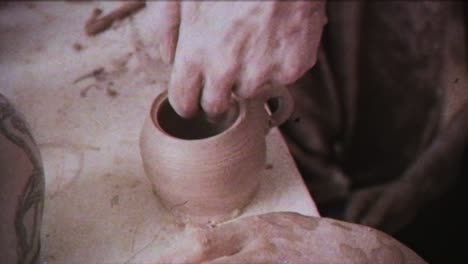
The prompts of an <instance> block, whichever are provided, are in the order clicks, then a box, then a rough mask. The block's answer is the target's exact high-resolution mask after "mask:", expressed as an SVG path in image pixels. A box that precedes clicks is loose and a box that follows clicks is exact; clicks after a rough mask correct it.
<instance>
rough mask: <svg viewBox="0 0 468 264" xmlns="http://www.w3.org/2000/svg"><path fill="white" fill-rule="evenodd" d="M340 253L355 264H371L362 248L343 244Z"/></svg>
mask: <svg viewBox="0 0 468 264" xmlns="http://www.w3.org/2000/svg"><path fill="white" fill-rule="evenodd" d="M340 252H341V254H343V255H344V256H345V257H346V259H349V260H351V261H353V263H355V264H367V263H369V259H368V258H367V255H366V253H365V252H364V251H363V250H362V249H360V248H356V247H352V246H350V245H348V244H344V243H341V244H340Z"/></svg>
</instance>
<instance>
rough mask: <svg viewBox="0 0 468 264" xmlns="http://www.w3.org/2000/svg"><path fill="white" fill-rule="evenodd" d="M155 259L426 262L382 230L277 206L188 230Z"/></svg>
mask: <svg viewBox="0 0 468 264" xmlns="http://www.w3.org/2000/svg"><path fill="white" fill-rule="evenodd" d="M405 261H407V262H405ZM155 263H211V264H214V263H218V264H219V263H253V264H255V263H312V264H314V263H315V264H321V263H331V264H333V263H340V264H346V263H375V264H379V263H415V264H416V263H425V262H424V261H423V260H422V259H421V258H420V257H418V256H417V255H416V254H415V253H414V252H412V251H411V250H410V249H408V248H407V247H405V246H404V245H402V244H401V243H399V242H398V241H396V240H395V239H393V238H391V237H390V236H388V235H386V234H384V233H382V232H380V231H377V230H374V229H370V228H368V227H365V226H360V225H356V224H351V223H346V222H342V221H337V220H332V219H327V218H316V217H307V216H303V215H300V214H297V213H290V212H278V213H267V214H262V215H257V216H250V217H245V218H241V219H237V220H234V221H230V222H227V223H224V224H221V225H219V226H214V227H205V228H196V229H192V230H190V231H187V232H186V233H185V234H184V237H183V238H182V239H181V240H180V241H179V242H178V243H174V244H173V246H172V248H170V249H169V250H168V251H167V252H165V255H164V256H163V257H161V258H160V259H158V260H156V262H155Z"/></svg>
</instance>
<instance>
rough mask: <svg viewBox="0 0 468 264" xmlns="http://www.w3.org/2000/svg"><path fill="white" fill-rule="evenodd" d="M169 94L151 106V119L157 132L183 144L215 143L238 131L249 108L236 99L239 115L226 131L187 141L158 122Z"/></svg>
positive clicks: (157, 98) (161, 96) (163, 95)
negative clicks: (166, 129) (169, 131)
mask: <svg viewBox="0 0 468 264" xmlns="http://www.w3.org/2000/svg"><path fill="white" fill-rule="evenodd" d="M167 95H168V93H167V90H166V91H164V92H162V93H160V94H159V95H158V96H157V97H156V99H154V101H153V103H152V104H151V110H150V119H151V123H152V125H153V127H154V128H155V129H156V131H158V132H160V133H161V134H163V135H164V136H166V137H167V138H169V139H171V140H177V141H182V142H193V143H199V142H210V141H215V140H217V139H219V138H220V137H224V136H226V135H228V134H232V133H233V131H235V130H237V128H238V127H239V126H240V124H241V123H242V122H243V121H244V119H245V117H246V114H247V107H246V103H245V102H240V101H239V100H237V99H235V100H234V101H235V103H237V106H238V109H239V110H238V114H237V117H236V120H235V121H234V122H233V123H232V124H231V125H230V126H228V127H227V128H226V129H225V130H223V131H222V132H221V133H219V134H216V135H213V136H210V137H206V138H199V139H185V138H179V137H176V136H173V135H171V134H169V133H168V132H166V131H165V130H164V129H163V128H162V127H161V125H160V124H159V121H158V115H157V110H158V109H160V107H161V105H162V104H163V103H164V102H165V101H166V100H167V98H168V96H167Z"/></svg>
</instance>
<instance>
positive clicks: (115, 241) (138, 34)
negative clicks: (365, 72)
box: [0, 2, 318, 264]
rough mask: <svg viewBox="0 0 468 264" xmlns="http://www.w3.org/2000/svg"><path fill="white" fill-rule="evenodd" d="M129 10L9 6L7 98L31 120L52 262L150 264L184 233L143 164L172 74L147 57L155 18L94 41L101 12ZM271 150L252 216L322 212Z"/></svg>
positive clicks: (272, 138)
mask: <svg viewBox="0 0 468 264" xmlns="http://www.w3.org/2000/svg"><path fill="white" fill-rule="evenodd" d="M118 4H119V3H115V2H100V3H87V2H78V3H75V2H36V3H25V2H20V3H7V4H4V3H2V4H1V5H0V34H1V36H2V37H1V42H0V43H1V48H0V58H1V60H0V84H1V87H0V92H1V93H3V94H4V95H5V96H7V97H8V98H9V99H10V100H11V101H12V102H13V103H14V104H15V105H16V106H17V108H18V109H19V110H20V111H21V112H22V113H23V114H24V115H25V117H26V119H27V121H28V122H29V124H30V126H31V128H32V131H33V134H34V136H35V138H36V141H37V142H38V144H39V147H40V150H41V153H42V157H43V161H44V166H45V171H46V189H47V194H46V208H45V214H44V224H43V226H42V235H43V259H44V261H46V262H47V263H49V264H55V263H57V264H58V263H69V264H72V263H80V264H81V263H100V264H103V263H149V262H150V261H151V259H152V258H153V257H154V256H157V255H158V254H160V253H161V251H163V250H164V248H165V247H166V246H167V245H169V244H170V243H177V237H178V235H177V234H180V232H183V230H182V229H181V227H178V226H176V225H175V224H173V221H172V219H171V214H169V213H167V211H166V210H164V209H163V208H162V207H161V206H160V205H159V204H158V202H157V199H156V198H155V197H154V195H153V194H152V192H151V188H150V184H149V182H148V181H147V179H146V177H145V175H144V172H143V168H142V161H141V159H140V155H139V146H138V137H139V133H140V129H141V127H142V124H143V121H144V118H145V115H146V113H147V112H148V110H149V106H150V104H151V102H152V99H153V98H154V97H155V96H156V95H157V94H158V93H159V92H161V91H162V89H163V88H164V87H165V84H166V82H167V77H168V70H169V69H168V68H167V67H164V66H163V64H162V63H161V62H160V61H159V59H158V58H157V54H156V55H154V54H151V52H148V51H149V50H150V48H151V47H150V45H148V43H149V42H147V40H148V39H150V36H148V34H149V33H148V32H145V30H141V29H142V28H145V27H144V26H143V25H145V23H149V21H150V20H148V19H147V18H148V16H147V15H148V12H146V11H147V10H142V11H141V12H139V13H138V14H137V15H135V16H134V19H133V20H130V19H127V20H124V21H122V22H120V23H117V24H115V25H114V26H113V28H111V29H110V30H108V31H106V32H104V33H103V34H101V35H98V36H96V37H93V38H90V37H87V36H86V35H85V33H84V29H83V28H84V23H85V21H86V20H87V19H88V18H89V16H90V14H91V12H92V10H93V9H94V8H95V7H101V8H102V9H103V10H104V12H106V11H108V10H110V9H112V7H115V6H116V5H118ZM145 37H146V38H145ZM80 77H82V78H80ZM267 144H268V164H269V166H267V167H266V169H265V171H264V172H263V176H264V180H263V182H262V184H261V188H260V191H259V194H258V195H257V196H256V197H255V200H254V201H253V203H252V204H251V205H250V206H249V207H248V208H247V209H246V210H245V212H244V214H243V215H242V216H245V215H252V214H257V213H263V212H271V211H295V212H299V213H302V214H305V215H318V212H317V209H316V207H315V204H314V202H313V200H312V199H311V197H310V196H309V194H308V192H307V190H306V188H305V186H304V184H303V182H302V179H301V177H300V175H299V173H298V171H297V169H296V168H295V166H294V164H293V160H292V158H291V156H290V154H289V152H288V151H287V147H286V145H285V143H284V141H283V140H282V138H281V136H280V134H279V132H278V131H277V130H273V131H272V132H271V133H270V135H268V138H267ZM242 216H241V217H242Z"/></svg>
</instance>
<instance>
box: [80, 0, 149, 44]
mask: <svg viewBox="0 0 468 264" xmlns="http://www.w3.org/2000/svg"><path fill="white" fill-rule="evenodd" d="M145 6H146V2H144V1H132V2H128V3H125V4H123V5H121V6H120V7H118V8H117V9H115V10H114V11H112V12H110V13H109V14H107V15H104V16H101V15H102V10H101V9H99V8H96V9H94V10H93V13H92V14H91V17H90V18H89V19H88V21H87V22H86V25H85V31H86V34H88V36H94V35H97V34H99V33H101V32H104V31H105V30H107V29H109V28H110V27H111V26H112V24H113V23H114V22H115V21H117V20H122V19H124V18H126V17H128V16H130V15H132V14H134V13H135V12H137V11H139V10H140V9H142V8H144V7H145Z"/></svg>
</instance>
